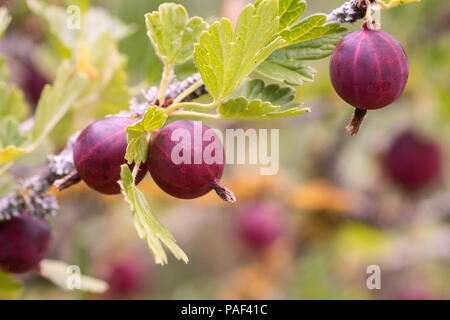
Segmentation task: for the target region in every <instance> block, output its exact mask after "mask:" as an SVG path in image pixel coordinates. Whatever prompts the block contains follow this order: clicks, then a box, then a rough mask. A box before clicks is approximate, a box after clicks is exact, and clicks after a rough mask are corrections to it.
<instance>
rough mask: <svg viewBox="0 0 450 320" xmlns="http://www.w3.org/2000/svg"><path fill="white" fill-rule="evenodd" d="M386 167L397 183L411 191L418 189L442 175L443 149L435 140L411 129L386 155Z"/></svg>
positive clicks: (395, 142) (401, 136)
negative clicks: (421, 135)
mask: <svg viewBox="0 0 450 320" xmlns="http://www.w3.org/2000/svg"><path fill="white" fill-rule="evenodd" d="M384 167H385V169H386V171H387V173H388V174H389V176H390V177H391V178H392V179H393V180H394V181H395V182H396V183H398V184H399V185H401V186H402V187H404V188H405V189H407V190H409V191H417V190H420V189H422V188H423V187H425V186H427V185H429V184H430V183H431V182H433V181H434V180H435V179H437V178H438V177H439V175H440V173H441V167H442V159H441V151H440V148H439V146H438V145H437V144H436V143H435V142H434V141H432V140H427V139H426V138H423V137H420V136H419V135H418V134H417V133H415V132H413V131H411V130H407V131H404V132H402V133H400V134H399V135H398V136H397V137H396V138H395V139H394V140H393V142H392V144H391V146H390V147H389V149H388V150H387V153H386V155H385V159H384Z"/></svg>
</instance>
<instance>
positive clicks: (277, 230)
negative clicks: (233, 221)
mask: <svg viewBox="0 0 450 320" xmlns="http://www.w3.org/2000/svg"><path fill="white" fill-rule="evenodd" d="M283 215H284V211H283V209H282V208H281V206H280V205H279V204H277V203H276V202H272V201H262V202H258V203H254V204H252V205H250V206H248V207H246V208H244V210H243V211H242V212H241V213H240V214H239V216H238V220H237V222H238V225H237V226H238V231H239V233H240V235H241V237H242V238H243V239H244V241H245V242H247V243H248V244H249V245H251V246H253V247H258V248H261V247H266V246H267V245H269V244H271V243H272V242H273V241H275V240H276V239H277V238H279V237H280V235H281V233H282V230H283Z"/></svg>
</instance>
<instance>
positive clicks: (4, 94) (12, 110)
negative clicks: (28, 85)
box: [0, 82, 28, 121]
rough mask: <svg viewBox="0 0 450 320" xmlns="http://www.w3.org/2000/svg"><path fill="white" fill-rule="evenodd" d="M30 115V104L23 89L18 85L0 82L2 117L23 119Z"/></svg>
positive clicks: (0, 114)
mask: <svg viewBox="0 0 450 320" xmlns="http://www.w3.org/2000/svg"><path fill="white" fill-rule="evenodd" d="M27 115H28V105H27V103H26V102H25V98H24V95H23V93H22V91H20V89H19V88H17V87H16V86H11V85H8V84H6V83H1V82H0V119H2V118H5V117H7V116H10V117H14V118H15V119H16V120H18V121H23V120H25V119H26V117H27Z"/></svg>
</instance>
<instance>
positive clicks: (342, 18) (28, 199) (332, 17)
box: [0, 0, 375, 221]
mask: <svg viewBox="0 0 450 320" xmlns="http://www.w3.org/2000/svg"><path fill="white" fill-rule="evenodd" d="M370 1H371V2H374V1H375V0H370ZM365 14H366V4H365V1H364V0H351V1H348V2H346V3H344V4H343V5H342V6H341V7H339V8H337V9H335V10H333V11H332V12H331V13H330V14H329V15H328V17H327V22H332V21H338V22H340V23H353V22H356V21H357V20H359V19H362V18H364V16H365ZM199 80H201V77H200V74H198V73H197V74H194V75H193V76H191V77H189V78H187V79H186V80H184V81H182V82H177V81H175V82H173V83H172V84H171V85H170V86H169V87H168V89H167V93H166V101H168V100H170V99H175V98H176V97H177V96H179V95H180V93H182V92H183V91H185V90H186V89H187V88H189V87H190V86H191V85H193V84H194V83H196V82H197V81H199ZM206 93H207V91H206V87H205V86H204V85H202V86H200V87H199V88H198V89H196V90H195V91H194V92H193V93H191V94H190V95H189V96H187V97H186V98H185V99H184V100H183V102H187V101H191V100H193V99H195V98H197V97H199V96H201V95H203V94H206ZM157 95H158V88H157V87H151V88H150V89H148V90H144V91H143V92H142V97H140V98H137V97H134V98H133V99H132V100H131V101H130V107H129V110H127V111H122V112H120V113H119V114H118V116H124V117H125V116H130V115H134V116H142V115H143V114H144V113H145V111H146V110H147V108H148V106H149V105H152V104H154V103H158V101H157ZM161 105H163V106H164V103H161ZM78 134H79V133H76V134H74V135H73V136H71V137H70V139H69V141H68V143H67V145H66V147H65V149H64V150H63V151H62V152H61V153H59V154H57V155H50V156H49V157H48V159H49V163H48V167H47V169H46V170H45V172H43V173H41V174H37V175H34V176H32V177H30V178H27V179H25V180H24V181H22V182H21V183H20V184H19V185H18V186H17V188H16V191H15V192H14V193H12V194H10V195H8V196H6V197H3V198H0V221H1V220H6V219H10V218H12V217H14V216H18V215H20V214H22V212H24V211H27V212H29V213H30V214H33V215H35V216H40V217H48V216H54V215H55V214H56V211H57V210H58V203H57V201H56V198H55V195H54V194H49V193H48V192H47V191H48V189H50V187H52V185H53V186H54V187H55V188H56V189H58V190H63V189H66V188H69V187H70V186H72V185H74V184H76V183H78V182H79V181H80V177H79V176H78V174H77V173H76V171H75V169H74V165H73V155H72V149H73V144H74V143H75V140H76V138H77V137H78Z"/></svg>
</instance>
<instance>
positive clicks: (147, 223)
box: [119, 165, 189, 265]
mask: <svg viewBox="0 0 450 320" xmlns="http://www.w3.org/2000/svg"><path fill="white" fill-rule="evenodd" d="M120 176H121V180H120V181H119V184H120V187H121V189H122V194H123V195H124V197H125V200H126V201H127V202H128V204H129V205H130V208H131V210H132V212H133V220H134V225H135V227H136V230H137V232H138V234H139V237H141V238H142V239H145V240H146V242H147V244H148V246H149V248H150V250H151V251H152V253H153V256H154V257H155V262H156V263H157V264H161V265H163V264H166V263H167V255H166V253H165V251H164V248H163V246H162V244H161V242H162V243H163V244H164V245H165V246H166V247H167V248H168V249H169V250H170V251H171V252H172V254H173V255H174V256H175V257H176V258H177V259H178V260H180V259H181V260H183V261H184V262H185V263H187V262H188V261H189V259H188V257H187V256H186V254H185V253H184V251H183V250H182V249H181V248H180V247H179V246H178V245H177V244H176V241H175V239H174V237H173V236H172V234H171V233H170V232H169V230H167V229H166V228H165V227H164V226H163V225H162V224H161V223H160V222H159V220H158V219H157V218H156V216H155V215H154V214H153V211H152V209H151V207H150V205H149V203H148V202H147V199H146V198H145V196H144V194H143V193H142V192H141V191H140V190H139V189H138V188H136V186H135V185H134V181H133V176H132V174H131V171H130V169H129V168H128V165H122V167H121V173H120Z"/></svg>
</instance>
